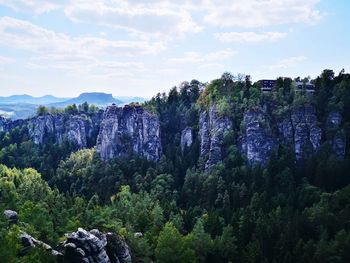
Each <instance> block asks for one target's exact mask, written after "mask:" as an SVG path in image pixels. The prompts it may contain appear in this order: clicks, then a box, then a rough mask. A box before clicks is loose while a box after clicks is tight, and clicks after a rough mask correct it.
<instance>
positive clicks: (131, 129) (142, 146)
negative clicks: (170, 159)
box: [96, 105, 162, 161]
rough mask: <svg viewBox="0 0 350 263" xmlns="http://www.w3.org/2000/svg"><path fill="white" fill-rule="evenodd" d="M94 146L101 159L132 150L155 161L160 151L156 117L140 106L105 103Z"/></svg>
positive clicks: (158, 157)
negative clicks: (105, 107)
mask: <svg viewBox="0 0 350 263" xmlns="http://www.w3.org/2000/svg"><path fill="white" fill-rule="evenodd" d="M96 149H97V152H98V153H99V154H100V156H101V158H102V159H103V160H107V159H110V158H114V157H117V156H122V155H126V154H130V153H135V154H139V155H141V156H143V157H145V158H147V159H148V160H152V161H158V160H159V159H160V157H161V153H162V148H161V142H160V125H159V120H158V117H157V116H156V115H153V114H150V113H149V112H147V111H145V110H144V109H143V108H141V107H131V106H125V107H124V108H118V107H117V106H114V105H113V106H109V107H107V109H106V111H105V113H104V115H103V119H102V122H101V126H100V131H99V134H98V138H97V144H96Z"/></svg>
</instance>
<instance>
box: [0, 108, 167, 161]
mask: <svg viewBox="0 0 350 263" xmlns="http://www.w3.org/2000/svg"><path fill="white" fill-rule="evenodd" d="M15 127H26V128H27V129H28V136H29V138H31V140H33V142H34V143H35V144H42V143H44V141H50V142H52V143H57V144H61V143H62V142H63V141H64V140H65V139H66V140H68V142H70V143H71V144H72V145H75V146H76V147H77V149H82V148H86V147H92V146H96V148H97V152H98V153H99V154H100V156H101V158H102V159H103V160H107V159H110V158H114V157H118V156H122V155H126V154H130V153H134V154H138V155H140V156H143V157H145V158H147V159H148V160H151V161H158V160H159V159H160V157H161V154H162V147H161V142H160V124H159V120H158V117H157V116H156V115H154V114H151V113H149V112H147V111H146V110H144V109H143V108H142V107H140V106H125V107H124V108H120V107H117V106H115V105H112V106H110V107H107V108H106V110H105V111H99V112H97V113H90V114H87V113H77V114H56V115H52V114H45V115H42V116H37V117H33V118H31V119H27V120H16V121H10V120H8V119H5V118H3V117H1V118H0V132H2V131H3V132H6V131H10V130H12V129H13V128H15ZM89 142H90V143H89Z"/></svg>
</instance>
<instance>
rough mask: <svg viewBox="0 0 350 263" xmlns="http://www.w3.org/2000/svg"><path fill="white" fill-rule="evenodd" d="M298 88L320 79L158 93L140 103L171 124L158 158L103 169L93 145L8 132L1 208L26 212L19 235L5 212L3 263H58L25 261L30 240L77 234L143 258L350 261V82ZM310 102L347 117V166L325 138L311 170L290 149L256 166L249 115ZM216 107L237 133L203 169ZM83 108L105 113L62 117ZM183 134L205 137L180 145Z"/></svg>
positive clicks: (46, 258) (0, 135)
mask: <svg viewBox="0 0 350 263" xmlns="http://www.w3.org/2000/svg"><path fill="white" fill-rule="evenodd" d="M296 80H298V81H302V82H304V83H306V82H309V81H311V82H312V83H313V84H314V85H315V92H314V93H313V94H308V93H307V91H306V90H301V91H296V87H295V86H294V85H293V82H295V79H294V80H292V79H291V78H282V77H280V78H278V79H277V80H276V86H275V89H274V90H273V91H271V92H269V93H264V92H262V91H261V82H259V81H257V82H254V83H253V82H252V81H251V79H250V76H249V75H241V74H238V75H232V74H231V73H224V74H223V75H222V76H221V77H220V78H219V79H216V80H213V81H211V82H210V83H201V82H199V81H197V80H192V81H190V82H183V83H182V84H181V85H180V86H179V87H174V88H172V89H171V90H170V91H169V93H168V94H165V93H163V94H157V95H156V96H154V97H153V98H152V99H151V100H149V101H147V102H145V103H143V104H142V105H141V106H142V107H143V108H145V109H146V110H148V111H149V112H152V113H154V114H156V115H157V116H158V118H159V121H160V130H161V144H162V149H163V154H162V157H161V159H160V161H159V162H152V161H149V160H147V159H145V158H142V156H138V155H134V154H130V155H126V156H121V157H118V158H113V159H110V160H107V161H103V160H101V159H100V157H99V155H98V153H97V152H96V147H94V145H91V144H89V143H88V145H89V147H88V148H85V149H80V150H78V151H77V150H76V147H75V146H74V145H72V144H71V143H69V142H68V141H64V142H63V143H61V144H55V143H52V141H51V140H50V138H47V140H46V141H45V143H43V144H40V145H38V144H35V143H34V142H33V141H32V140H30V138H29V137H28V130H27V128H26V127H22V128H18V127H17V128H14V129H13V130H11V131H10V132H0V212H1V214H2V211H4V210H5V209H11V210H14V211H16V212H17V213H18V215H19V223H18V224H17V225H15V226H13V227H8V222H7V221H6V219H5V218H4V217H3V216H0V262H4V263H5V262H6V263H7V262H9V263H10V262H21V263H22V262H55V258H53V257H51V256H50V255H49V254H48V253H47V252H46V251H44V250H43V249H42V248H40V247H36V248H35V249H32V250H31V251H30V253H28V254H26V255H24V256H21V257H20V256H18V254H19V251H20V249H21V245H20V242H19V238H18V234H19V232H20V231H25V232H26V233H29V234H30V235H32V236H34V237H35V238H37V239H40V240H42V241H43V242H46V243H47V244H50V245H51V246H53V247H55V246H56V245H57V244H59V243H60V242H62V241H63V240H64V239H65V233H68V232H72V231H76V230H77V229H78V227H82V228H84V229H89V230H90V229H95V228H96V229H99V230H100V231H103V232H107V231H108V232H115V233H118V235H120V236H121V237H123V238H124V239H125V241H126V242H127V244H128V245H129V247H130V250H131V254H132V262H159V263H172V262H174V263H175V262H184V263H186V262H242V263H243V262H252V263H253V262H284V263H289V262H290V263H292V262H305V263H306V262H308V263H310V262H315V263H316V262H350V173H349V171H350V154H349V152H350V151H349V142H350V74H345V73H344V71H341V72H339V74H336V73H334V71H332V70H329V69H326V70H324V71H323V72H322V73H321V74H320V76H318V77H317V78H315V79H312V80H311V79H309V78H305V79H301V78H297V79H296ZM306 104H307V105H312V106H313V107H314V108H315V109H316V114H317V118H318V120H319V121H320V122H326V119H327V117H328V115H329V113H331V112H333V111H337V112H339V113H340V114H341V116H342V123H341V127H342V132H343V134H344V136H345V139H346V153H345V156H344V158H343V159H339V158H336V156H334V154H332V150H331V146H330V145H329V143H327V141H326V139H325V138H322V144H321V146H320V148H319V151H318V152H317V153H316V154H314V155H312V156H309V157H308V158H307V159H305V160H303V162H298V161H296V159H295V156H294V155H293V152H292V150H291V149H290V148H288V147H284V146H283V145H279V147H278V149H277V150H276V151H274V152H273V153H272V154H271V156H270V157H269V161H268V162H267V163H266V164H264V165H263V164H257V163H254V164H249V163H248V161H247V158H246V157H245V156H244V155H243V154H242V152H241V150H240V149H239V147H237V144H236V142H237V140H238V138H239V136H240V132H241V127H240V124H241V122H242V120H243V113H244V112H245V111H246V110H247V109H252V108H261V109H266V112H267V113H268V115H269V116H271V118H277V117H278V116H281V115H283V114H284V113H285V112H288V111H290V110H292V109H293V108H296V107H299V106H300V105H306ZM210 105H217V107H218V109H219V113H220V114H222V115H224V116H227V117H228V118H230V119H231V120H232V122H233V123H234V128H233V129H232V131H231V132H229V133H227V134H225V137H224V139H223V142H222V145H223V146H222V157H221V161H220V162H218V163H216V164H215V165H213V166H211V167H209V168H208V169H204V168H203V166H204V165H203V163H204V160H203V157H202V156H201V155H200V138H199V136H198V131H199V129H200V127H198V123H199V117H200V113H201V112H202V111H205V110H207V109H208V107H210ZM269 105H273V107H269ZM50 111H51V114H57V111H56V112H55V110H50V109H46V108H45V107H40V108H39V109H38V113H37V114H38V115H45V114H48V112H50ZM79 111H84V112H96V111H98V109H97V108H96V107H95V106H93V105H87V104H84V105H72V106H69V107H67V108H66V109H65V110H61V111H59V112H64V113H65V114H73V115H74V114H76V113H77V112H79ZM184 127H191V129H192V130H193V131H194V140H193V143H192V144H191V146H189V147H185V149H181V142H180V141H181V132H182V130H183V128H184ZM332 132H335V131H332V130H330V131H329V133H332ZM90 146H91V147H90ZM138 232H139V233H142V235H143V237H141V238H138V237H136V236H135V233H138Z"/></svg>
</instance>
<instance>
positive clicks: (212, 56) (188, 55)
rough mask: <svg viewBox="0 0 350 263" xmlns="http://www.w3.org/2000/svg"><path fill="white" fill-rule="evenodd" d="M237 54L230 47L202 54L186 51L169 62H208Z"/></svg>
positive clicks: (225, 58)
mask: <svg viewBox="0 0 350 263" xmlns="http://www.w3.org/2000/svg"><path fill="white" fill-rule="evenodd" d="M235 54H236V52H235V51H233V50H231V49H230V48H227V49H223V50H218V51H214V52H209V53H207V54H201V53H199V52H185V53H184V55H183V56H182V57H178V58H171V59H169V60H168V61H167V62H168V63H169V64H187V63H208V62H217V61H222V60H227V59H230V58H231V57H233V56H234V55H235Z"/></svg>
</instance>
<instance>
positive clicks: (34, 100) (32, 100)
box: [0, 94, 69, 105]
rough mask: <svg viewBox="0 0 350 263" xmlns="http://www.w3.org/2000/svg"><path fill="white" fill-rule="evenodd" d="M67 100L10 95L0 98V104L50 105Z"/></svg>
mask: <svg viewBox="0 0 350 263" xmlns="http://www.w3.org/2000/svg"><path fill="white" fill-rule="evenodd" d="M68 99H69V98H57V97H55V96H52V95H45V96H42V97H33V96H30V95H27V94H23V95H12V96H8V97H0V103H2V104H11V103H21V104H24V103H27V104H45V105H46V104H50V103H56V102H61V101H65V100H68Z"/></svg>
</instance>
